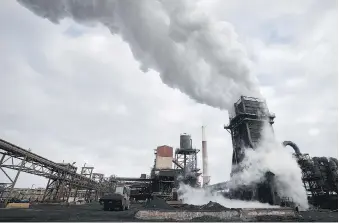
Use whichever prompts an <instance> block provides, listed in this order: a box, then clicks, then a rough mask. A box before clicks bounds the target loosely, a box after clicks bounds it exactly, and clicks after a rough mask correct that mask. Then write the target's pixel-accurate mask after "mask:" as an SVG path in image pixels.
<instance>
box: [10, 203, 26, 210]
mask: <svg viewBox="0 0 339 223" xmlns="http://www.w3.org/2000/svg"><path fill="white" fill-rule="evenodd" d="M29 206H30V204H29V203H8V204H7V206H6V208H25V209H26V208H29Z"/></svg>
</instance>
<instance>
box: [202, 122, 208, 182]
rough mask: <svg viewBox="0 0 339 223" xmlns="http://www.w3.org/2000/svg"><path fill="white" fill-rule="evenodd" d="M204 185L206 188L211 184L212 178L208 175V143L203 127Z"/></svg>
mask: <svg viewBox="0 0 339 223" xmlns="http://www.w3.org/2000/svg"><path fill="white" fill-rule="evenodd" d="M201 129H202V142H201V143H202V168H203V170H202V176H203V178H202V185H203V187H205V186H206V185H209V183H210V176H209V175H208V155H207V141H206V138H205V137H206V136H205V127H204V126H202V127H201Z"/></svg>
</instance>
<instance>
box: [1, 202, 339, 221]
mask: <svg viewBox="0 0 339 223" xmlns="http://www.w3.org/2000/svg"><path fill="white" fill-rule="evenodd" d="M158 204H160V202H159V203H158ZM161 205H162V204H161ZM102 208H103V207H102V206H101V205H99V204H98V203H92V204H84V205H71V206H61V205H48V204H43V205H42V204H40V205H33V206H31V208H30V209H0V221H1V222H4V221H6V222H10V221H12V222H13V221H16V222H19V221H40V222H47V221H125V222H126V221H137V220H136V219H135V218H134V215H135V213H136V211H138V210H140V209H145V208H147V205H146V207H144V205H142V204H133V205H132V206H131V209H130V210H128V211H103V210H102ZM300 215H301V216H302V218H301V219H281V218H279V219H278V218H277V217H275V218H272V217H270V216H265V217H260V218H258V219H256V221H271V222H272V221H308V222H310V221H317V222H338V212H330V211H307V212H300ZM194 221H218V220H217V219H212V218H211V219H210V218H208V217H207V218H205V217H203V218H201V219H194Z"/></svg>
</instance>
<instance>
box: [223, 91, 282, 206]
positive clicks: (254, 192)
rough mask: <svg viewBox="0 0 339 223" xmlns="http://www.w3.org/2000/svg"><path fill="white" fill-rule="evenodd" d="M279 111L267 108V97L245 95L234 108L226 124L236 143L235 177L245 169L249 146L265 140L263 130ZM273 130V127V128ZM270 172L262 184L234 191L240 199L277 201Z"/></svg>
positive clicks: (233, 172)
mask: <svg viewBox="0 0 339 223" xmlns="http://www.w3.org/2000/svg"><path fill="white" fill-rule="evenodd" d="M274 118H275V115H274V114H271V113H270V112H269V110H268V108H267V105H266V101H265V100H261V99H258V98H253V97H245V96H241V97H240V99H239V100H238V101H237V102H236V103H235V104H234V111H230V113H229V119H230V123H229V125H228V126H225V127H224V128H225V129H226V130H228V131H229V132H230V134H231V138H232V145H233V156H232V171H231V177H232V175H233V174H235V173H236V172H238V171H241V168H242V167H241V165H239V164H240V163H241V162H242V160H243V159H244V156H245V149H248V148H252V149H256V148H257V146H258V144H259V143H260V140H261V131H262V129H263V127H264V125H265V123H267V122H268V123H269V124H270V126H272V124H273V123H274ZM272 130H273V128H272ZM268 181H272V176H271V174H270V173H267V174H266V181H265V182H263V183H262V184H259V185H256V186H250V187H244V188H239V189H236V190H233V191H232V192H231V194H233V195H234V196H235V197H238V198H240V199H246V200H250V199H256V200H259V201H263V202H269V203H275V202H276V201H275V195H274V188H273V184H272V183H270V182H268Z"/></svg>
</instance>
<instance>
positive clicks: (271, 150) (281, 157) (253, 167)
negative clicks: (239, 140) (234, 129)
mask: <svg viewBox="0 0 339 223" xmlns="http://www.w3.org/2000/svg"><path fill="white" fill-rule="evenodd" d="M240 167H241V168H242V171H241V172H239V173H238V174H235V175H233V177H232V178H231V181H230V184H229V187H230V188H236V187H239V186H243V185H244V186H249V185H253V184H255V183H259V182H262V181H263V180H265V174H266V173H267V172H271V173H273V174H274V175H275V177H274V180H275V186H276V188H277V192H278V195H279V197H288V198H292V200H293V202H294V203H295V204H297V205H298V206H300V207H301V208H302V209H307V208H308V201H307V194H306V190H305V188H304V186H303V182H302V179H301V178H302V173H301V169H300V167H299V166H298V163H297V161H296V159H295V158H294V157H293V155H292V153H291V152H290V150H289V149H287V148H285V147H284V146H283V145H282V144H281V143H280V142H277V141H276V139H275V137H274V135H273V131H272V129H271V128H270V126H269V124H267V125H265V126H264V129H263V131H262V140H261V142H260V145H259V146H258V147H257V148H256V149H255V150H252V149H250V148H249V149H245V158H244V160H243V162H242V163H241V164H240Z"/></svg>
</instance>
